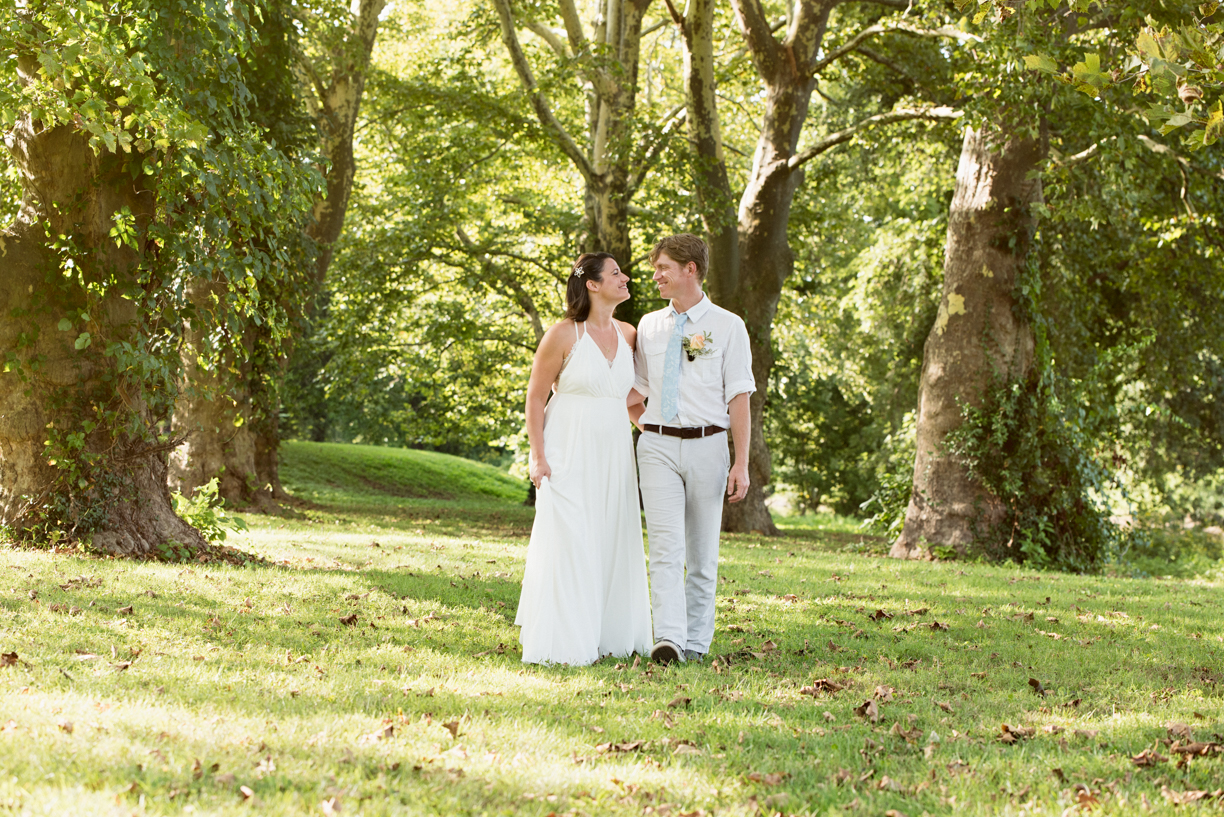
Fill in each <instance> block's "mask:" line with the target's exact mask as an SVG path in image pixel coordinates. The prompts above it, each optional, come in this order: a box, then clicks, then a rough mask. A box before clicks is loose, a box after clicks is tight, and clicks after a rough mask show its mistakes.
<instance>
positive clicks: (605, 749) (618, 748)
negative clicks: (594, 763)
mask: <svg viewBox="0 0 1224 817" xmlns="http://www.w3.org/2000/svg"><path fill="white" fill-rule="evenodd" d="M645 744H646V741H644V740H632V741H629V742H627V743H611V742H609V743H601V744H599V745H598V746H596V747H595V751H597V752H599V753H600V754H614V753H616V752H636V751H638V750H639V749H641V748H642V747H643V746H644V745H645Z"/></svg>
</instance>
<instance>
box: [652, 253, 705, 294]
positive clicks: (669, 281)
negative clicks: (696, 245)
mask: <svg viewBox="0 0 1224 817" xmlns="http://www.w3.org/2000/svg"><path fill="white" fill-rule="evenodd" d="M696 275H697V265H696V264H694V263H693V262H691V261H690V262H689V263H687V264H685V265H684V266H683V267H682V266H680V264H679V263H677V262H676V261H675V260H674V259H673V258H672V257H671V256H670V255H668V254H667V253H665V252H661V253H659V257H658V258H656V259H655V262H654V276H653V278H654V282H655V285H656V286H657V287H658V288H659V297H660V298H666V299H667V300H669V301H670V300H671V299H672V298H674V297H676V296H677V295H678V294H680V293H681V292H682V291H683V290H685V289H687V288H688V287H689V286H690V285H691V284H692V281H693V279H694V278H695V277H696Z"/></svg>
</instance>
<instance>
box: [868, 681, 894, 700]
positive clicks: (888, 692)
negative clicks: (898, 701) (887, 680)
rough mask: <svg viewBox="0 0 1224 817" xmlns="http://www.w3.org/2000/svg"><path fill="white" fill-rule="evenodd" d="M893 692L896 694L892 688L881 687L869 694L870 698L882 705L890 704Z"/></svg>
mask: <svg viewBox="0 0 1224 817" xmlns="http://www.w3.org/2000/svg"><path fill="white" fill-rule="evenodd" d="M894 692H896V690H895V689H893V688H892V687H887V686H883V685H881V686H878V687H876V688H875V691H874V692H872V693H871V697H873V698H875V699H876V700H877V701H879V702H880V703H882V704H887V703H892V699H893V693H894Z"/></svg>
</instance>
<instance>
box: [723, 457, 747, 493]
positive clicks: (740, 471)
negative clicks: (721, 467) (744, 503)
mask: <svg viewBox="0 0 1224 817" xmlns="http://www.w3.org/2000/svg"><path fill="white" fill-rule="evenodd" d="M746 496H748V464H747V463H743V464H741V463H738V462H737V463H736V464H735V465H732V466H731V473H729V474H727V501H728V502H739V501H740V500H741V499H743V498H744V497H746Z"/></svg>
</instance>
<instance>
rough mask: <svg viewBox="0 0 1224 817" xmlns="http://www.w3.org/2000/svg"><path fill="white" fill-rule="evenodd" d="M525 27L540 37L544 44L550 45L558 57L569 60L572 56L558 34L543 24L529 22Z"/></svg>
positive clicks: (533, 21)
mask: <svg viewBox="0 0 1224 817" xmlns="http://www.w3.org/2000/svg"><path fill="white" fill-rule="evenodd" d="M524 25H525V26H526V27H527V30H528V31H530V32H531V33H532V34H534V35H536V36H537V37H539V38H540V39H541V40H543V41H544V42H546V43H548V47H549V48H551V49H552V50H553V51H554V52H555V53H556V55H557V56H558V57H560V58H561V59H563V60H565V59H569V56H570V55H569V53H568V52H567V51H566V50H565V43H563V42H561V38H560V37H558V36H557V32H555V31H553V30H552V29H551V28H549V27H548V26H546V25H544V24H543V23H540V22H537V21H535V20H529V21H528V22H526V23H524Z"/></svg>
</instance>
